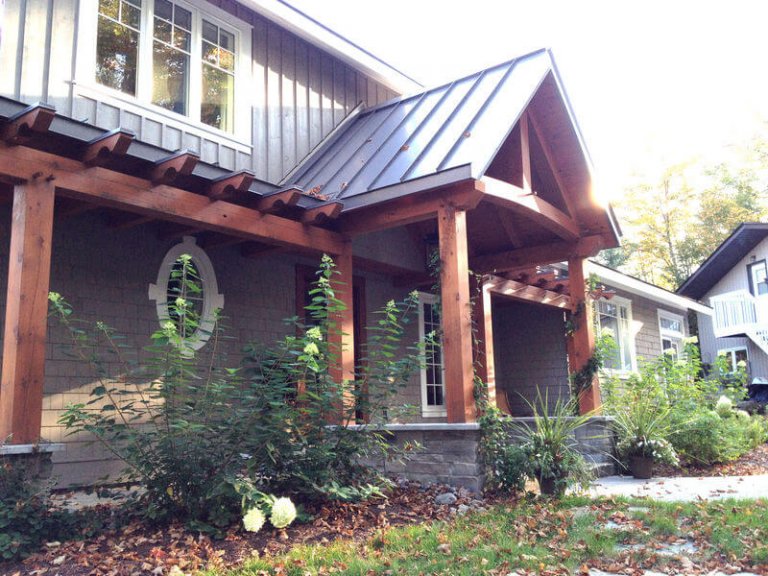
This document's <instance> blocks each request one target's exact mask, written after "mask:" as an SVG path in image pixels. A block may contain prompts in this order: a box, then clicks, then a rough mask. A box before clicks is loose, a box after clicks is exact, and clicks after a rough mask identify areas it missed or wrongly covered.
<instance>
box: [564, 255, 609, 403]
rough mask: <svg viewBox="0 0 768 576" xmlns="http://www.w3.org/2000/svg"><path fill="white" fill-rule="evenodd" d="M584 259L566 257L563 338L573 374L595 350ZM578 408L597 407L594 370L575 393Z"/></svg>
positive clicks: (591, 310) (597, 394) (596, 379)
mask: <svg viewBox="0 0 768 576" xmlns="http://www.w3.org/2000/svg"><path fill="white" fill-rule="evenodd" d="M584 264H585V260H584V259H583V258H572V259H570V260H569V261H568V275H569V278H570V283H571V305H572V309H573V312H572V313H571V315H570V316H571V318H570V319H571V324H572V331H571V333H570V334H569V335H568V338H567V341H566V343H567V349H568V371H569V373H570V374H571V376H573V375H574V374H576V373H578V372H579V371H581V370H583V369H584V367H585V366H586V365H587V363H588V362H589V360H590V358H592V354H594V351H595V323H594V317H593V314H594V310H593V308H594V306H593V303H592V299H591V298H589V297H587V284H586V281H587V279H586V276H585V270H584V268H585V266H584ZM578 400H579V412H581V414H586V413H588V412H593V411H596V410H599V409H600V406H601V404H602V401H601V396H600V381H599V379H598V377H597V374H595V375H594V376H593V378H592V382H591V383H588V384H587V385H586V387H584V388H583V389H582V390H581V392H580V393H579V399H578Z"/></svg>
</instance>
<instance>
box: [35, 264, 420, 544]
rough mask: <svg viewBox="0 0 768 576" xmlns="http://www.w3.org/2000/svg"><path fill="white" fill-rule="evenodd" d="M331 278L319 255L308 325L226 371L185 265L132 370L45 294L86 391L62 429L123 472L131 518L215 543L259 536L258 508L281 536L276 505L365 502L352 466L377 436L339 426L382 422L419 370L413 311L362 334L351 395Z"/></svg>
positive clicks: (96, 329) (361, 478) (363, 480)
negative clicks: (240, 533) (138, 503)
mask: <svg viewBox="0 0 768 576" xmlns="http://www.w3.org/2000/svg"><path fill="white" fill-rule="evenodd" d="M336 275H337V272H336V271H335V266H334V264H333V261H332V260H331V259H330V258H328V257H324V258H323V260H322V263H321V266H320V269H319V270H318V274H317V278H318V279H317V282H316V283H315V284H314V285H313V287H312V290H311V292H310V296H311V299H312V302H311V304H310V306H309V307H308V308H307V311H308V315H309V322H307V323H304V322H301V321H300V320H299V319H298V318H291V319H289V320H288V321H287V325H286V333H287V334H288V336H285V337H284V338H283V339H282V340H279V341H278V342H277V343H275V344H274V345H272V346H269V347H267V346H261V345H259V346H256V345H249V346H247V347H246V348H245V360H244V361H243V362H242V363H240V364H238V365H236V366H228V365H227V358H226V354H225V349H227V348H230V349H231V348H232V347H233V346H232V343H230V345H229V346H228V347H227V346H225V343H226V340H227V338H226V336H225V335H224V332H223V330H222V326H221V321H220V319H219V318H218V315H217V316H216V317H215V318H214V321H213V322H209V321H208V319H206V321H205V322H203V321H202V319H201V318H200V317H199V314H198V312H197V308H196V307H195V306H192V305H190V304H189V302H190V301H191V300H192V299H193V298H194V297H195V295H196V294H198V292H199V284H200V279H199V277H198V276H197V270H196V268H195V266H194V265H192V264H191V261H190V260H189V258H185V257H184V256H182V257H181V258H180V259H179V260H178V261H177V263H176V264H175V265H174V267H173V270H172V274H171V276H172V283H171V282H169V296H168V309H169V318H167V319H165V320H164V321H163V322H162V323H161V328H160V329H159V330H158V331H157V332H155V333H154V334H153V335H152V344H151V346H149V347H148V348H147V350H146V353H145V354H143V358H144V360H143V361H142V362H136V361H135V359H136V358H138V357H139V354H138V353H136V352H133V353H132V352H131V350H130V348H129V347H127V346H126V345H125V343H124V341H123V340H122V339H121V338H120V337H119V336H118V335H117V334H116V333H115V331H114V330H112V329H111V328H109V327H107V326H106V325H105V324H103V323H97V324H96V325H95V326H88V325H86V324H84V323H83V322H81V321H80V320H78V319H76V318H75V317H74V315H73V313H72V309H71V307H70V306H69V305H68V304H67V303H66V302H65V301H64V299H63V298H62V297H61V296H59V295H57V294H51V297H50V304H51V312H52V316H53V317H54V318H56V319H57V320H58V324H59V327H60V328H63V329H64V330H65V331H66V332H67V333H68V334H69V336H70V338H71V343H72V346H71V351H72V353H73V354H74V355H75V356H76V357H77V358H79V359H80V360H81V361H83V362H85V363H87V364H88V365H90V366H91V368H92V373H93V375H94V377H95V379H96V381H97V384H96V386H94V388H93V389H92V391H91V399H90V400H89V401H88V402H85V403H80V404H73V405H70V406H68V407H67V409H66V411H65V413H64V414H63V416H62V417H61V420H60V421H61V423H62V424H64V425H65V426H66V427H67V429H68V431H69V433H70V434H83V433H87V434H88V435H90V437H91V438H93V440H94V442H99V443H101V444H102V445H103V446H104V447H105V448H106V449H107V450H108V451H109V452H111V453H112V454H113V456H114V457H115V458H117V459H119V460H121V461H122V463H123V464H124V471H123V474H122V475H121V477H120V478H119V479H120V480H122V481H127V482H134V483H138V484H140V485H142V486H143V487H144V488H145V492H144V493H143V496H142V497H141V499H142V510H144V511H145V514H146V516H147V518H149V519H150V520H154V521H158V522H165V521H170V520H180V521H183V522H186V523H187V524H188V525H189V526H191V527H192V528H195V529H199V530H202V531H208V532H212V533H214V534H220V533H222V530H223V529H224V528H226V527H228V526H230V525H232V524H234V523H235V522H240V521H242V522H243V525H244V527H246V528H250V529H254V528H257V527H258V528H261V526H260V525H259V524H260V523H261V524H262V525H263V522H261V520H260V516H259V513H258V512H255V511H254V509H257V510H260V511H261V512H262V514H263V515H264V516H265V518H268V519H269V520H270V522H271V524H272V525H273V526H275V527H280V528H283V527H285V526H288V525H289V524H290V523H291V522H293V520H294V519H295V517H296V509H295V506H294V505H293V502H292V501H291V500H289V499H288V498H287V497H288V496H291V497H298V498H301V499H302V500H309V499H328V498H334V497H337V496H338V495H340V494H341V495H343V496H344V498H346V499H353V498H355V497H363V496H365V495H366V494H370V493H373V492H375V491H376V489H374V490H372V489H371V486H375V487H379V486H384V485H385V480H384V479H383V478H382V477H381V476H380V475H379V474H378V473H377V472H376V471H374V470H372V469H369V468H366V467H363V466H362V465H361V464H360V463H359V462H360V459H361V458H364V457H365V456H368V455H370V454H372V453H373V452H376V453H377V454H379V455H380V454H387V453H389V452H391V451H392V450H393V448H392V447H391V446H390V444H389V443H388V442H387V438H386V433H385V432H383V431H382V430H381V429H380V428H377V427H375V426H367V425H362V426H359V427H357V428H356V429H353V428H351V427H350V424H353V423H355V422H356V421H357V417H358V415H361V414H362V415H365V416H366V417H367V418H369V419H370V421H372V422H381V421H383V420H384V419H385V418H386V415H387V412H386V408H387V407H389V412H388V414H390V415H391V414H393V412H394V411H395V409H396V408H395V407H394V402H392V401H391V399H392V396H393V395H394V394H395V393H396V392H397V391H398V390H399V389H400V388H401V387H402V386H403V385H404V384H405V383H406V382H407V381H408V378H409V376H410V374H411V373H412V371H413V370H415V369H417V368H418V367H419V366H420V365H421V363H422V358H423V352H422V348H420V347H418V346H414V347H405V346H402V345H401V338H402V335H403V333H404V327H405V325H406V323H407V322H408V320H409V317H410V314H411V312H412V310H413V308H414V300H413V299H409V300H407V301H406V302H404V303H401V304H396V303H395V302H389V303H388V304H387V305H386V306H385V307H384V308H383V309H382V311H381V312H380V315H379V321H378V322H377V323H376V324H375V325H374V326H372V327H370V328H369V329H368V338H367V340H368V345H367V347H366V349H365V354H364V355H363V356H364V358H363V362H362V363H361V366H360V367H358V368H357V370H356V375H355V376H356V377H355V381H354V384H352V383H350V382H343V381H340V380H339V379H338V378H337V377H336V375H335V374H336V371H335V370H334V367H335V366H336V365H337V364H338V359H339V355H340V353H341V348H340V342H341V341H342V338H341V326H340V323H339V321H338V318H339V315H340V314H341V313H342V312H343V311H344V303H343V302H342V300H341V299H340V298H339V294H338V291H339V290H349V289H351V287H349V286H343V285H340V284H339V283H338V282H336V279H335V276H336ZM171 290H173V292H174V293H173V294H170V291H171ZM208 326H211V329H210V332H206V329H207V328H206V327H208ZM198 337H206V338H207V343H206V345H205V347H202V348H201V347H200V346H199V345H196V344H199V343H196V342H195V338H198ZM198 349H199V350H198ZM350 400H351V401H350ZM273 495H276V496H273Z"/></svg>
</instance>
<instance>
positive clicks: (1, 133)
mask: <svg viewBox="0 0 768 576" xmlns="http://www.w3.org/2000/svg"><path fill="white" fill-rule="evenodd" d="M55 117H56V109H55V108H53V107H52V106H48V105H47V104H34V105H32V106H30V107H28V108H25V109H24V110H22V111H21V112H18V113H17V114H14V115H13V116H11V117H10V118H8V123H7V124H6V125H5V126H3V128H2V130H0V140H2V141H3V142H7V143H8V144H22V143H24V142H26V141H28V140H29V139H30V138H32V137H33V136H35V135H39V134H45V133H46V132H48V129H49V128H50V127H51V122H53V119H54V118H55Z"/></svg>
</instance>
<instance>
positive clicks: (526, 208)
mask: <svg viewBox="0 0 768 576" xmlns="http://www.w3.org/2000/svg"><path fill="white" fill-rule="evenodd" d="M483 183H484V184H485V195H484V197H483V199H484V200H486V201H488V202H491V203H492V204H496V205H497V206H499V207H501V208H506V209H508V210H511V211H512V212H515V213H516V214H520V215H521V216H524V217H525V218H528V219H529V220H532V221H533V222H535V223H537V224H539V225H540V226H542V227H544V228H546V229H547V230H550V231H551V232H553V233H554V234H557V235H558V236H560V238H563V239H564V240H575V239H576V238H578V237H579V235H580V234H581V231H580V230H579V225H578V223H577V222H576V221H575V220H574V219H573V218H571V217H570V216H568V214H566V213H565V212H563V211H562V210H560V209H559V208H557V207H555V206H553V205H552V204H550V203H549V202H547V201H546V200H543V199H541V198H539V197H538V196H536V195H535V194H532V193H529V192H526V191H525V190H523V189H522V188H518V187H517V186H515V185H514V184H509V183H507V182H502V181H501V180H496V179H495V178H490V177H485V178H483Z"/></svg>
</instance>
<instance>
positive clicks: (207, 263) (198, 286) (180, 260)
mask: <svg viewBox="0 0 768 576" xmlns="http://www.w3.org/2000/svg"><path fill="white" fill-rule="evenodd" d="M185 256H188V257H189V258H188V264H187V265H186V266H185V264H184V257H185ZM185 270H186V272H187V273H189V274H191V275H192V276H193V277H194V278H192V284H194V285H195V288H194V289H193V290H188V289H185V286H184V285H183V282H184V280H183V278H182V273H183V272H184V271H185ZM181 295H183V296H184V299H185V308H186V309H187V310H191V311H193V312H194V315H195V318H197V319H198V320H197V327H196V328H195V329H194V330H193V331H192V332H191V333H189V334H186V333H185V330H187V329H188V327H187V325H186V323H185V322H184V319H183V318H181V317H180V316H179V314H178V312H177V307H176V306H175V302H176V299H177V298H179V297H180V296H181ZM149 299H150V300H154V301H155V304H156V306H157V317H158V319H159V321H160V325H161V326H162V325H163V323H165V322H168V321H169V320H170V321H171V322H173V323H174V324H176V328H177V329H178V330H179V333H180V335H181V337H182V339H183V342H184V345H185V346H187V347H188V348H189V350H199V349H200V348H202V347H203V346H204V345H205V343H206V342H207V341H208V339H209V338H210V335H211V333H212V331H213V329H214V325H215V320H216V312H217V310H220V309H221V308H222V307H223V306H224V296H223V295H221V294H219V286H218V283H217V282H216V274H215V273H214V270H213V264H212V263H211V260H210V258H208V255H207V254H206V253H205V252H204V251H203V249H202V248H200V246H198V245H197V243H196V242H195V239H194V238H193V237H191V236H185V237H184V239H183V241H182V242H181V243H180V244H176V245H175V246H173V247H172V248H171V249H170V250H169V251H168V252H167V253H166V255H165V257H164V258H163V262H162V264H160V271H159V273H158V275H157V283H155V284H150V285H149Z"/></svg>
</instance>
